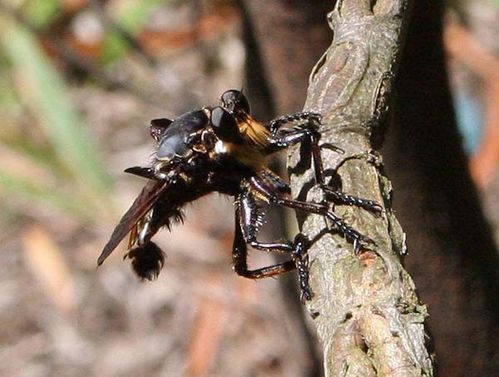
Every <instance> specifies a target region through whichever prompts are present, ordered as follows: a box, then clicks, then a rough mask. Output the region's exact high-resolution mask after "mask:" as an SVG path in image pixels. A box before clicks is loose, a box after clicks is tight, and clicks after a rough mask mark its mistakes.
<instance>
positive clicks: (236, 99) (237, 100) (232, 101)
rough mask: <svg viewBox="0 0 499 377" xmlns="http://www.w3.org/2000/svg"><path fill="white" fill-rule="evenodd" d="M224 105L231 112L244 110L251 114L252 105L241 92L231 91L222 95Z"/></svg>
mask: <svg viewBox="0 0 499 377" xmlns="http://www.w3.org/2000/svg"><path fill="white" fill-rule="evenodd" d="M221 99H222V104H223V106H224V107H225V108H226V109H227V110H229V111H237V110H243V111H244V112H246V113H248V114H249V113H250V105H249V102H248V99H247V98H246V96H245V95H244V94H243V93H241V92H240V91H239V90H235V89H231V90H227V91H225V92H224V93H223V94H222V98H221Z"/></svg>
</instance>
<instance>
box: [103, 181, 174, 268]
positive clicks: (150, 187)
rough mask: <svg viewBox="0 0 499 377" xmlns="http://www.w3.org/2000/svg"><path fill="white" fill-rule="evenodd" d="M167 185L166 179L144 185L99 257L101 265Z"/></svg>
mask: <svg viewBox="0 0 499 377" xmlns="http://www.w3.org/2000/svg"><path fill="white" fill-rule="evenodd" d="M167 186H168V182H165V181H149V182H148V183H147V184H146V185H145V186H144V188H143V189H142V191H141V192H140V194H139V196H138V197H137V199H135V201H134V202H133V204H132V206H131V207H130V208H129V209H128V211H126V213H125V214H124V215H123V217H122V218H121V220H120V222H119V224H118V225H117V226H116V228H114V231H113V234H111V237H110V238H109V241H108V242H107V244H106V246H104V249H103V250H102V253H101V255H100V256H99V259H97V264H98V265H99V266H100V265H101V264H102V263H103V262H104V261H105V260H106V258H107V257H108V256H109V255H110V254H111V253H112V252H113V250H114V249H116V247H117V246H118V244H119V243H120V242H121V240H122V239H123V238H125V237H126V235H127V234H128V233H129V232H130V231H131V230H132V229H133V227H134V226H135V225H136V224H137V222H138V221H139V220H140V219H142V217H144V216H145V215H146V213H147V212H148V211H149V210H150V209H151V208H152V207H153V205H154V204H155V203H156V201H157V200H158V199H159V197H160V196H161V194H162V193H163V192H164V190H165V189H166V187H167Z"/></svg>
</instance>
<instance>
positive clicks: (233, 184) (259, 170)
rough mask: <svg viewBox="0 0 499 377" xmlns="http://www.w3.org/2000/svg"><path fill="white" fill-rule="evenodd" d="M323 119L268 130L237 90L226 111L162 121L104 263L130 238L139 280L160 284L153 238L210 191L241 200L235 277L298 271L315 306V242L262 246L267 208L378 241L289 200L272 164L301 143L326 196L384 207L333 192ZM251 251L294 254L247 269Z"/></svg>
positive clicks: (322, 207) (306, 116)
mask: <svg viewBox="0 0 499 377" xmlns="http://www.w3.org/2000/svg"><path fill="white" fill-rule="evenodd" d="M319 125H320V115H319V114H315V113H310V112H302V113H297V114H292V115H285V116H283V117H280V118H277V119H275V120H274V121H272V122H270V123H268V124H263V123H260V122H258V121H256V120H254V119H253V118H252V117H251V115H250V110H249V103H248V101H247V99H246V97H244V95H243V94H242V93H241V92H239V91H236V90H229V91H226V92H225V93H224V94H223V95H222V105H221V106H217V107H214V108H203V109H200V110H194V111H191V112H188V113H185V114H183V115H181V116H180V117H178V118H176V119H175V120H173V121H171V120H169V119H155V120H153V121H152V122H151V127H150V132H151V136H152V137H153V138H154V139H155V140H156V141H157V142H158V146H157V149H156V153H155V155H154V160H153V163H152V166H150V167H133V168H130V169H127V170H126V171H127V172H129V173H132V174H135V175H139V176H141V177H144V178H147V179H149V182H148V183H147V184H146V185H145V187H144V188H143V190H142V192H141V193H140V194H139V196H138V197H137V199H136V200H135V201H134V203H133V204H132V206H131V207H130V209H129V210H128V211H127V212H126V213H125V215H124V216H123V217H122V219H121V220H120V223H119V224H118V226H117V227H116V228H115V230H114V232H113V234H112V235H111V238H110V240H109V241H108V243H107V244H106V246H105V247H104V249H103V251H102V254H101V255H100V257H99V259H98V264H99V265H100V264H102V263H103V262H104V260H105V259H106V258H107V257H108V256H109V254H111V252H112V251H113V250H114V249H115V248H116V247H117V246H118V244H119V243H120V242H121V240H122V239H123V238H125V237H126V235H127V234H128V233H130V241H129V248H131V250H130V251H129V252H128V253H127V254H126V257H129V258H130V259H132V266H133V268H134V270H135V272H136V273H137V274H138V276H139V277H141V278H145V279H152V278H155V277H156V276H157V275H158V274H159V271H160V270H161V268H162V267H163V264H164V255H163V252H162V251H161V249H160V248H159V247H158V246H157V245H156V244H155V243H154V242H152V241H151V238H152V237H153V236H154V235H155V234H156V233H157V232H158V231H159V230H160V228H162V227H167V228H169V229H170V228H171V225H172V224H173V223H175V222H179V221H182V212H181V209H182V207H183V206H184V205H185V204H186V203H189V202H192V201H194V200H196V199H198V198H200V197H202V196H204V195H206V194H208V193H210V192H220V193H222V194H226V195H230V196H232V197H234V198H235V227H236V229H235V238H234V245H233V252H232V256H233V266H234V270H235V271H236V272H237V273H238V274H239V275H242V276H245V277H248V278H253V279H259V278H264V277H269V276H274V275H278V274H281V273H284V272H287V271H290V270H292V269H295V268H296V269H297V270H298V277H299V281H300V289H301V295H302V298H303V299H307V300H308V299H310V298H311V297H312V293H311V291H310V287H309V284H308V255H307V250H308V247H309V241H308V240H307V239H306V237H305V236H304V235H302V234H301V233H300V234H298V235H297V236H296V237H295V239H294V241H293V242H278V243H262V242H259V241H258V240H257V234H258V230H259V227H260V225H261V224H262V220H263V217H264V216H265V213H264V211H263V208H262V204H265V203H266V204H270V205H279V206H283V207H288V208H293V209H296V210H299V211H303V212H306V213H314V214H319V215H322V216H324V217H325V218H326V219H328V220H329V221H330V223H331V224H332V226H333V229H334V230H336V231H338V232H340V233H341V234H343V235H344V236H345V237H346V238H347V240H349V241H350V242H352V243H353V244H354V245H355V250H356V251H359V250H360V248H361V247H362V246H365V245H367V244H371V243H372V241H371V240H370V239H369V238H368V237H366V236H364V235H362V234H360V233H359V232H357V231H356V230H355V229H353V228H351V227H350V226H348V225H347V224H345V223H344V222H343V221H342V220H341V219H340V218H339V217H338V216H337V215H335V214H334V212H333V211H332V210H331V208H330V206H329V204H328V203H327V202H325V203H309V202H301V201H297V200H291V199H289V198H287V195H288V194H289V193H290V189H289V186H288V185H287V184H286V183H285V182H284V181H283V180H282V179H281V178H280V177H279V176H277V175H276V174H274V173H272V172H271V171H270V170H269V169H268V168H267V163H266V157H267V156H268V155H270V154H272V153H275V152H277V151H279V150H282V149H285V148H288V147H289V146H292V145H294V144H297V143H301V142H303V141H307V142H309V143H310V146H311V150H310V153H311V155H312V160H313V166H314V170H315V179H316V183H317V184H318V185H320V187H322V188H323V190H324V192H325V194H326V196H327V197H328V198H329V199H331V200H333V201H335V202H339V203H343V204H349V205H356V206H359V207H362V208H365V209H367V210H370V211H373V212H375V213H380V211H381V207H380V206H379V205H377V204H376V203H374V202H372V201H370V200H365V199H360V198H356V197H352V196H349V195H347V194H344V193H342V192H339V191H335V190H333V189H332V188H330V187H328V186H327V185H326V184H325V182H324V170H323V167H322V160H321V155H320V148H319V144H318V141H319V137H320V135H319V134H318V132H317V129H318V126H319ZM248 245H250V246H251V247H252V248H253V249H256V250H259V251H263V252H277V253H284V254H288V255H290V259H289V260H288V261H286V262H283V263H280V264H276V265H272V266H268V267H263V268H259V269H254V270H251V269H249V268H248V265H247V252H248Z"/></svg>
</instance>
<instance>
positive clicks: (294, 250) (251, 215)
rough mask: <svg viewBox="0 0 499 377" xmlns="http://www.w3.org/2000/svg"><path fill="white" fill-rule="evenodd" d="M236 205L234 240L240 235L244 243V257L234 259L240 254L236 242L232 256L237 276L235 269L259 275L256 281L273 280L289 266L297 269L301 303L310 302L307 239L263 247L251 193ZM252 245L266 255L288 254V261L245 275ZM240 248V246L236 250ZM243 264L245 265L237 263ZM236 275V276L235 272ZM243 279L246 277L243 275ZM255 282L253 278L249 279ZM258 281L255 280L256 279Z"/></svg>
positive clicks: (240, 197)
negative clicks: (270, 278)
mask: <svg viewBox="0 0 499 377" xmlns="http://www.w3.org/2000/svg"><path fill="white" fill-rule="evenodd" d="M237 203H238V205H237V206H236V239H237V238H238V235H237V233H238V232H240V233H241V236H240V237H241V238H242V241H243V243H244V257H243V258H241V257H239V259H237V256H238V255H240V253H238V252H237V250H238V248H237V247H236V241H235V244H234V245H235V246H234V252H235V255H236V257H235V258H234V269H235V270H236V272H238V269H237V266H238V265H239V266H243V267H245V270H244V269H243V270H242V271H243V272H245V273H252V274H255V273H256V274H262V275H261V276H259V277H266V276H273V275H277V274H280V273H283V272H287V271H289V270H284V271H283V270H282V268H283V266H287V264H288V263H291V264H292V265H293V266H294V267H296V269H297V271H298V280H299V284H300V292H301V298H302V300H310V299H311V298H312V293H311V291H310V286H309V281H308V279H309V273H308V254H307V251H308V247H309V242H308V240H307V239H306V237H305V236H304V235H302V234H299V235H298V236H296V238H295V240H294V242H293V244H291V243H290V242H287V243H262V242H259V241H257V239H256V237H257V232H258V225H259V222H260V219H259V217H260V214H259V213H258V207H257V204H256V200H255V198H254V197H253V194H252V192H251V191H245V192H243V193H242V194H241V195H240V196H239V200H238V202H237ZM247 244H249V245H251V246H252V247H253V248H254V249H257V250H260V251H265V252H278V253H289V254H291V258H292V260H291V261H288V262H284V263H281V264H278V265H275V266H269V267H264V268H262V269H259V270H255V271H248V269H247V265H246V245H247ZM241 248H242V245H241V246H239V249H241ZM241 259H242V260H243V261H244V264H243V263H241V262H239V264H238V263H236V261H240V260H241ZM238 273H239V272H238ZM244 276H246V275H244ZM251 277H253V278H254V276H251ZM259 277H258V278H259Z"/></svg>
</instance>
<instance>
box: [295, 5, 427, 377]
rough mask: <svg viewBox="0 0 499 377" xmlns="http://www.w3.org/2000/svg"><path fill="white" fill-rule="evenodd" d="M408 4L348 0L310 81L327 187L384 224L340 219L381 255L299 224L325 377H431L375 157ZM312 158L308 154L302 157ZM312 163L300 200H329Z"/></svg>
mask: <svg viewBox="0 0 499 377" xmlns="http://www.w3.org/2000/svg"><path fill="white" fill-rule="evenodd" d="M407 3H408V1H407V0H398V1H397V0H384V1H382V0H380V1H374V2H372V1H369V0H343V1H341V0H340V1H338V2H337V3H336V6H335V9H334V10H333V11H332V12H331V13H330V14H329V15H328V21H329V24H330V26H331V27H332V29H333V31H334V39H333V42H332V44H331V46H330V47H329V49H328V50H327V51H326V52H325V54H324V55H323V57H322V58H321V59H320V60H319V62H318V63H317V65H316V67H315V68H314V70H313V71H312V74H311V76H310V84H309V88H308V94H307V101H306V104H305V109H306V110H310V111H315V112H319V113H321V114H322V116H323V122H322V123H323V124H322V127H321V130H320V131H321V135H322V136H321V141H320V144H321V150H322V156H323V159H324V167H325V169H326V172H327V173H328V174H327V177H328V180H329V179H330V180H331V184H334V185H336V186H338V188H340V189H341V190H342V191H344V192H345V193H348V194H351V195H355V196H358V197H361V198H366V199H371V200H374V201H376V202H378V203H380V204H382V205H383V207H384V213H383V215H382V216H376V215H374V214H372V213H370V212H368V211H366V210H363V209H359V208H356V207H352V206H345V205H335V206H334V211H335V212H336V213H337V214H338V215H340V216H341V217H342V218H343V219H344V220H345V221H346V222H347V223H348V224H349V225H351V226H353V227H354V228H355V229H357V230H359V231H360V232H361V233H363V234H365V235H367V236H369V237H370V238H372V239H373V240H374V241H375V243H376V244H375V245H374V246H372V247H369V248H366V249H364V250H363V252H362V253H361V254H360V255H359V256H356V255H355V254H354V251H353V245H352V244H351V243H349V242H347V241H346V240H345V239H343V238H342V237H341V235H339V234H338V233H337V232H334V229H333V230H332V231H330V227H331V225H330V224H328V223H327V222H326V220H325V219H324V218H323V217H320V216H314V215H310V216H307V217H306V218H299V220H300V225H301V228H302V231H303V232H304V233H305V234H306V235H307V236H308V238H309V239H311V240H313V241H314V243H313V246H312V247H311V249H310V251H309V257H310V270H311V287H312V290H313V292H314V297H313V299H312V300H311V301H310V302H309V303H308V309H309V311H310V312H311V313H312V314H313V316H314V322H315V324H316V326H317V330H318V335H319V338H320V340H321V342H322V344H323V347H324V363H325V373H326V376H421V375H425V376H429V375H432V362H431V358H430V356H429V354H428V351H427V350H426V348H425V333H424V324H423V323H424V319H425V317H426V316H427V312H426V307H425V306H424V305H422V304H421V303H420V302H419V300H418V297H417V295H416V293H415V287H414V283H413V282H412V279H411V278H410V276H409V275H408V274H407V272H406V271H405V270H404V268H403V265H402V263H401V255H403V254H404V253H405V234H404V233H403V230H402V228H401V227H400V225H399V223H398V221H397V219H396V217H395V215H394V213H393V211H392V209H391V195H392V188H391V184H390V181H389V180H388V178H387V177H386V176H385V175H384V173H383V162H382V158H381V156H380V155H379V153H378V152H377V151H376V150H375V149H374V148H375V147H378V146H379V144H380V143H379V141H380V140H382V133H383V127H382V126H383V124H384V119H385V116H386V113H387V110H388V104H389V95H390V88H391V84H392V82H393V77H394V75H395V71H396V67H397V62H398V57H399V51H400V49H401V44H402V37H401V36H402V35H403V29H404V25H405V22H406V19H407V14H406V13H407ZM302 150H303V149H302ZM304 156H305V154H302V153H300V150H295V151H294V152H293V153H292V155H291V156H290V158H289V161H288V168H289V171H290V174H291V186H292V190H293V196H294V197H296V198H300V199H306V200H310V201H320V200H323V199H324V198H323V193H322V191H321V190H320V189H319V188H318V187H316V186H314V185H313V182H314V174H313V171H312V170H311V169H310V166H309V165H310V164H307V162H306V161H305V162H304V158H303V157H304Z"/></svg>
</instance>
